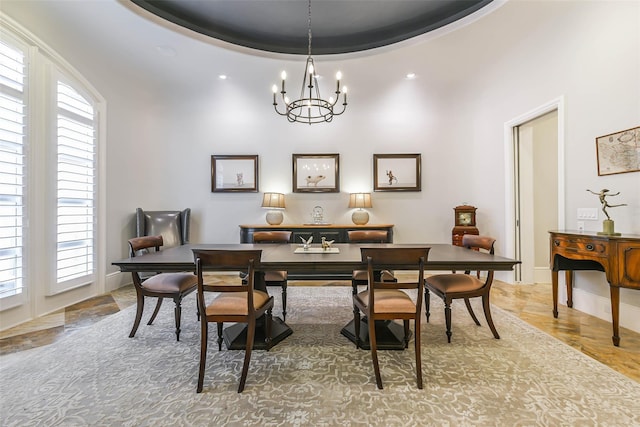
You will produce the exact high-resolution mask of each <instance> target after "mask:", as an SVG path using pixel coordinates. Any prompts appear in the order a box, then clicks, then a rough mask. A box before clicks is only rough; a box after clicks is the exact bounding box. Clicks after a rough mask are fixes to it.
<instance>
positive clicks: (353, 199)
mask: <svg viewBox="0 0 640 427" xmlns="http://www.w3.org/2000/svg"><path fill="white" fill-rule="evenodd" d="M349 207H350V208H360V209H362V208H370V207H371V193H351V194H350V195H349Z"/></svg>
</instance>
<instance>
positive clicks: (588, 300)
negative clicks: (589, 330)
mask: <svg viewBox="0 0 640 427" xmlns="http://www.w3.org/2000/svg"><path fill="white" fill-rule="evenodd" d="M559 288H560V289H559V292H558V301H559V303H560V304H562V305H565V306H566V304H567V292H566V289H564V287H563V286H560V287H559ZM549 298H551V295H549ZM573 308H574V309H576V310H580V311H582V312H584V313H587V314H590V315H592V316H595V317H597V318H599V319H602V320H606V321H607V322H611V300H610V299H609V298H607V297H603V296H600V295H595V294H592V293H590V292H586V291H584V290H582V289H579V288H573ZM619 320H620V326H621V327H623V328H627V329H630V330H632V331H634V332H638V333H640V307H636V306H635V305H630V304H626V303H624V302H623V301H620V319H619ZM622 339H624V338H622Z"/></svg>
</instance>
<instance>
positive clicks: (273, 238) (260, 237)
mask: <svg viewBox="0 0 640 427" xmlns="http://www.w3.org/2000/svg"><path fill="white" fill-rule="evenodd" d="M290 240H291V231H256V232H254V233H253V243H289V242H290ZM287 278H288V275H287V272H286V271H266V272H265V273H264V281H265V283H266V285H267V286H280V287H281V288H282V320H287Z"/></svg>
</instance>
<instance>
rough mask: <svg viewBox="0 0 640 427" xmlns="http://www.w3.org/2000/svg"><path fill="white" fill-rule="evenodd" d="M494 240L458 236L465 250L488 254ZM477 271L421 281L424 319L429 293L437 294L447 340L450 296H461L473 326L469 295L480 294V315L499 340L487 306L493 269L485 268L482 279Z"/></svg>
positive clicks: (449, 331)
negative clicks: (482, 310) (422, 284)
mask: <svg viewBox="0 0 640 427" xmlns="http://www.w3.org/2000/svg"><path fill="white" fill-rule="evenodd" d="M495 242H496V239H494V238H493V237H488V236H477V235H473V234H465V235H464V236H463V237H462V246H463V247H465V248H467V249H468V250H477V251H480V252H486V253H489V254H492V255H493V253H494V244H495ZM480 273H481V272H480V271H477V272H476V274H475V275H472V274H471V272H470V271H465V272H464V274H461V273H458V274H456V273H452V274H437V275H433V276H429V277H427V279H426V282H425V286H426V289H425V294H424V300H425V306H426V315H427V322H429V314H430V312H429V305H430V302H431V295H430V293H431V292H433V293H434V294H435V295H437V296H438V297H440V298H441V299H442V300H443V301H444V315H445V322H446V327H447V342H451V302H452V301H453V300H454V299H459V298H464V303H465V305H466V306H467V311H469V314H470V315H471V318H472V319H473V321H474V322H475V324H476V325H478V326H480V322H479V321H478V318H477V317H476V315H475V313H474V312H473V309H472V308H471V303H470V301H469V298H475V297H482V308H483V309H484V316H485V318H486V319H487V324H488V325H489V328H490V329H491V332H492V333H493V336H494V337H495V338H496V339H500V335H498V331H497V330H496V327H495V326H494V325H493V320H492V318H491V306H490V304H489V295H490V291H491V284H492V283H493V271H492V270H489V271H486V276H485V277H484V279H483V278H482V277H481V275H480Z"/></svg>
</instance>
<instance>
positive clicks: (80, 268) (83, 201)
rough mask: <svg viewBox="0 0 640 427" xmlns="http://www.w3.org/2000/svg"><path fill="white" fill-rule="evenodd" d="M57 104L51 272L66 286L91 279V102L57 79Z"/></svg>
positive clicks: (93, 146) (93, 214)
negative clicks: (54, 245) (54, 248)
mask: <svg viewBox="0 0 640 427" xmlns="http://www.w3.org/2000/svg"><path fill="white" fill-rule="evenodd" d="M57 108H58V115H57V124H58V135H57V146H58V157H57V171H58V173H57V268H56V272H57V285H64V286H63V288H64V289H69V288H72V287H75V286H80V285H84V284H86V283H89V282H91V281H93V280H94V279H95V277H94V275H95V269H96V262H95V253H96V251H95V245H96V238H95V236H96V221H95V218H96V203H95V201H96V141H95V130H96V129H95V127H96V124H95V116H94V109H93V106H92V104H91V103H90V102H88V101H87V100H86V99H85V98H84V97H83V96H81V95H80V94H79V93H78V92H77V91H76V90H74V89H73V88H72V87H71V86H69V85H68V84H66V83H63V82H61V81H58V87H57ZM57 290H61V289H60V287H59V286H57Z"/></svg>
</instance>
